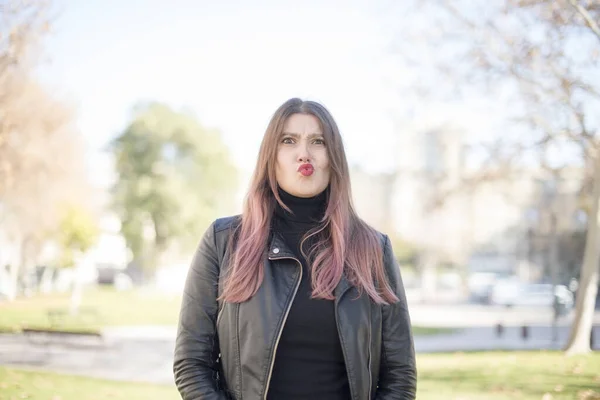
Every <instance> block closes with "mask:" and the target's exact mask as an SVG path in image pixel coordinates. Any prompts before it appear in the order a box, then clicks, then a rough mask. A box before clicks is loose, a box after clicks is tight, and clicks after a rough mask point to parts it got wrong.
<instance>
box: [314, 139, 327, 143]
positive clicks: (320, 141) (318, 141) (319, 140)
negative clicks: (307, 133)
mask: <svg viewBox="0 0 600 400" xmlns="http://www.w3.org/2000/svg"><path fill="white" fill-rule="evenodd" d="M313 143H314V144H325V141H324V140H323V139H315V141H314V142H313Z"/></svg>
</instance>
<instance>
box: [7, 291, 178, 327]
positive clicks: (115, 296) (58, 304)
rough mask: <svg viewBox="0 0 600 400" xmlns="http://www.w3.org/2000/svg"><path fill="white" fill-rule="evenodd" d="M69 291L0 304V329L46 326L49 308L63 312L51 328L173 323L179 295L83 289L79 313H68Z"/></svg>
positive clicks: (176, 315) (48, 325)
mask: <svg viewBox="0 0 600 400" xmlns="http://www.w3.org/2000/svg"><path fill="white" fill-rule="evenodd" d="M69 300H70V294H69V293H54V294H41V295H35V296H33V297H30V298H19V299H17V300H16V301H14V302H11V303H9V302H3V303H0V331H4V332H18V331H20V330H22V329H23V328H28V327H29V328H31V327H34V328H42V329H44V328H45V329H50V328H52V327H51V324H50V319H49V318H48V311H49V310H58V311H62V312H64V313H65V314H64V316H63V317H61V318H60V319H59V320H58V324H56V326H54V327H53V328H55V329H60V330H74V331H79V330H82V331H94V330H99V329H100V328H102V327H106V326H120V325H175V324H177V319H178V317H179V307H180V304H181V297H180V296H177V295H167V294H165V293H161V292H157V291H152V290H149V289H135V290H130V291H122V292H118V291H115V290H113V289H109V288H96V287H94V288H88V289H86V290H85V291H84V294H83V300H82V304H81V310H82V312H81V313H80V315H76V316H71V315H70V314H69V313H68V310H69Z"/></svg>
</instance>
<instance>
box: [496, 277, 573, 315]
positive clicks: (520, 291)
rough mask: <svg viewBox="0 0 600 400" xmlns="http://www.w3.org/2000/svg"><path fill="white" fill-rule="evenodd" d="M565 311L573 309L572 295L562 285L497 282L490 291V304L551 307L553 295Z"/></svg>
mask: <svg viewBox="0 0 600 400" xmlns="http://www.w3.org/2000/svg"><path fill="white" fill-rule="evenodd" d="M555 293H556V296H557V297H558V300H559V302H560V303H562V304H564V306H565V308H566V309H571V308H572V307H573V293H571V292H570V291H569V289H568V288H567V287H566V286H564V285H557V286H556V288H555V289H554V288H553V285H552V284H549V283H522V282H516V281H507V282H498V283H497V284H496V285H495V286H494V288H493V289H492V294H491V303H492V304H495V305H502V306H507V307H513V306H514V307H519V306H521V307H523V306H526V307H552V306H553V304H554V294H555Z"/></svg>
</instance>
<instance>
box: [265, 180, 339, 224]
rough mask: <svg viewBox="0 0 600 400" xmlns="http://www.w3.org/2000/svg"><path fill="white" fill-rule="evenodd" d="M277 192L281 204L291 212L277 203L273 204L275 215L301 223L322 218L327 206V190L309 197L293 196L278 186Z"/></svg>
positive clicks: (313, 221)
mask: <svg viewBox="0 0 600 400" xmlns="http://www.w3.org/2000/svg"><path fill="white" fill-rule="evenodd" d="M278 193H279V197H280V198H281V201H282V202H283V204H285V205H286V206H287V207H288V208H289V209H290V210H291V211H292V213H290V212H288V211H287V210H285V209H284V208H283V207H281V206H280V205H279V203H277V204H276V205H275V216H277V217H280V218H283V219H286V220H289V221H295V222H301V223H316V222H319V221H320V220H321V218H323V214H324V213H325V209H326V206H327V190H325V191H323V192H321V193H320V194H318V195H316V196H314V197H309V198H304V197H297V196H293V195H291V194H289V193H288V192H286V191H284V190H283V189H281V188H278Z"/></svg>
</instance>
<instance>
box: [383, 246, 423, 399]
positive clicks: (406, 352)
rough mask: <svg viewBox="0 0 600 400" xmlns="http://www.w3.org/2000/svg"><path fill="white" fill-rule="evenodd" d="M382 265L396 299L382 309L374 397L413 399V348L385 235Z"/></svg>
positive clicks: (395, 266)
mask: <svg viewBox="0 0 600 400" xmlns="http://www.w3.org/2000/svg"><path fill="white" fill-rule="evenodd" d="M384 266H385V269H386V272H387V275H388V278H389V284H390V287H391V288H392V290H393V291H394V293H395V294H396V296H397V297H398V302H396V303H394V304H391V305H384V306H383V308H382V335H383V337H382V349H381V352H382V354H381V367H380V372H379V385H378V388H377V395H376V396H375V398H376V399H377V400H392V399H394V400H396V399H398V400H413V399H415V397H416V390H417V368H416V363H415V350H414V344H413V337H412V329H411V323H410V315H409V313H408V306H407V303H406V293H405V291H404V285H403V283H402V277H401V275H400V268H399V266H398V263H397V262H396V258H395V257H394V253H393V250H392V246H391V244H390V241H389V239H388V237H387V236H386V237H385V245H384Z"/></svg>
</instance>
